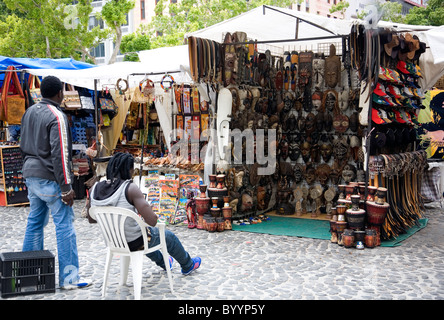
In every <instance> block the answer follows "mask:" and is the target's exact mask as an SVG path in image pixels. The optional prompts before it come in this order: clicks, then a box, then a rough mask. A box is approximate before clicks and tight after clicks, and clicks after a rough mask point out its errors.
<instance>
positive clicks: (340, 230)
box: [336, 221, 347, 246]
mask: <svg viewBox="0 0 444 320" xmlns="http://www.w3.org/2000/svg"><path fill="white" fill-rule="evenodd" d="M346 228H347V222H345V221H336V233H337V235H338V245H340V246H343V245H344V242H343V240H342V233H343V232H344V230H345V229H346Z"/></svg>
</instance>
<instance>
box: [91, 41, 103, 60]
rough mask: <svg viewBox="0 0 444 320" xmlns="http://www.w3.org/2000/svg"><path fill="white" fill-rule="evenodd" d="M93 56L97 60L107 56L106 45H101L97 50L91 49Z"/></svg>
mask: <svg viewBox="0 0 444 320" xmlns="http://www.w3.org/2000/svg"><path fill="white" fill-rule="evenodd" d="M90 53H91V55H92V56H93V57H96V58H100V57H104V56H105V43H103V42H102V43H99V45H98V46H97V47H95V48H92V49H91V52H90Z"/></svg>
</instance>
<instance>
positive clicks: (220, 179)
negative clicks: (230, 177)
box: [216, 174, 225, 189]
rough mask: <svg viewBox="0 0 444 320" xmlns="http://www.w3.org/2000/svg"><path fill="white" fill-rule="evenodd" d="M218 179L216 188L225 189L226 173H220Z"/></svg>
mask: <svg viewBox="0 0 444 320" xmlns="http://www.w3.org/2000/svg"><path fill="white" fill-rule="evenodd" d="M216 180H217V185H216V188H217V189H224V188H225V175H224V174H218V175H217V176H216Z"/></svg>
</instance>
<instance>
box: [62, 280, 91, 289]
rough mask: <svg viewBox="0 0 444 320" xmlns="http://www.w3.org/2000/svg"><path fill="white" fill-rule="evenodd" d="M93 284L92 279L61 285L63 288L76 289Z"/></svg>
mask: <svg viewBox="0 0 444 320" xmlns="http://www.w3.org/2000/svg"><path fill="white" fill-rule="evenodd" d="M90 285H92V281H90V280H81V281H79V282H76V283H68V284H67V285H65V286H62V287H60V289H62V290H74V289H82V288H86V287H89V286H90Z"/></svg>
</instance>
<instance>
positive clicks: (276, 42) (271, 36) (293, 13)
mask: <svg viewBox="0 0 444 320" xmlns="http://www.w3.org/2000/svg"><path fill="white" fill-rule="evenodd" d="M298 21H299V23H298ZM354 23H359V24H364V25H365V24H366V21H362V20H342V19H333V18H327V17H324V16H320V15H315V14H311V13H306V12H301V11H297V10H292V9H288V8H279V7H274V6H266V5H263V6H260V7H257V8H255V9H252V10H250V11H248V12H245V13H243V14H240V15H238V16H236V17H234V18H231V19H228V20H225V21H222V22H220V23H218V24H215V25H213V26H210V27H207V28H205V29H202V30H198V31H195V32H191V33H188V34H186V35H185V36H186V37H189V36H194V37H200V38H205V39H210V40H214V41H218V42H223V40H224V36H225V34H226V33H227V32H230V33H234V32H236V31H241V32H245V33H246V34H247V39H248V40H254V41H258V42H259V45H258V48H259V51H264V50H266V49H269V50H270V51H271V52H272V54H278V55H279V54H283V52H284V51H291V50H297V51H300V50H313V51H315V52H322V51H321V50H320V48H319V47H318V45H319V44H321V45H322V43H336V44H338V46H339V47H340V46H341V45H342V44H341V40H340V39H324V40H313V38H323V37H332V36H333V37H334V36H341V35H347V34H349V33H350V30H351V27H352V25H353V24H354ZM377 26H378V27H381V28H386V29H389V30H392V31H397V32H410V33H412V34H416V35H417V36H418V38H419V39H420V40H421V41H423V42H425V43H426V44H427V47H428V50H427V51H426V53H425V54H423V55H422V56H421V60H420V65H421V66H422V69H423V73H422V74H423V75H424V79H423V80H422V85H423V88H424V89H430V88H431V86H433V85H434V84H435V83H436V81H437V80H438V79H439V78H440V77H441V76H442V75H443V74H444V26H441V27H432V26H417V25H406V24H399V23H392V22H386V21H379V22H378V24H377ZM296 39H298V41H294V40H296ZM304 39H305V40H304ZM261 42H263V43H261ZM338 46H337V53H338V54H340V52H341V51H340V48H339V47H338ZM323 48H324V51H325V49H326V48H328V47H327V46H324V47H323ZM327 54H328V51H327Z"/></svg>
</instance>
